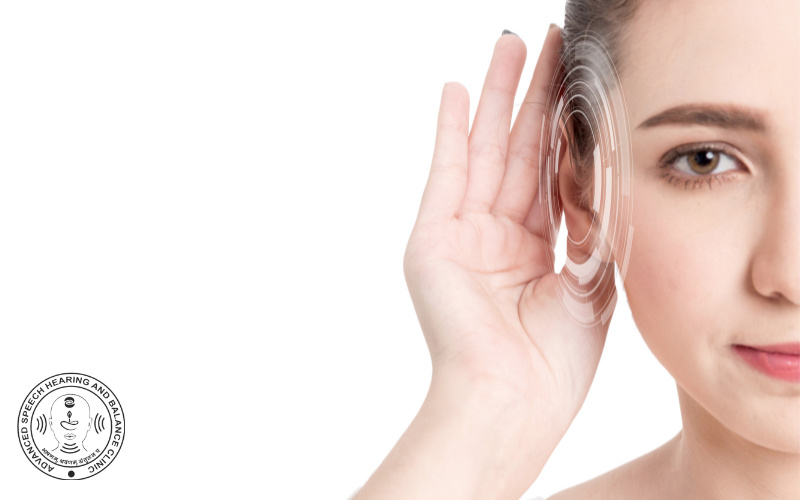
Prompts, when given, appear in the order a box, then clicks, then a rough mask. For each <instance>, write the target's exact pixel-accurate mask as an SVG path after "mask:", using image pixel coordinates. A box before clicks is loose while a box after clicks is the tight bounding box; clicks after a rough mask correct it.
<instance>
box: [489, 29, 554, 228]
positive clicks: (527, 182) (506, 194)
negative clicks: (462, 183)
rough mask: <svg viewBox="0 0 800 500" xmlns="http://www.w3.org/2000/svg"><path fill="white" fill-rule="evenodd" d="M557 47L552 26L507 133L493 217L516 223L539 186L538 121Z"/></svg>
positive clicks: (519, 221) (528, 208)
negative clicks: (502, 172) (506, 218)
mask: <svg viewBox="0 0 800 500" xmlns="http://www.w3.org/2000/svg"><path fill="white" fill-rule="evenodd" d="M560 48H561V30H559V29H558V27H555V28H552V29H550V30H549V31H548V32H547V35H546V36H545V40H544V45H543V46H542V52H541V54H540V55H539V60H538V61H536V68H535V69H534V70H533V78H531V83H530V86H529V87H528V92H527V94H526V95H525V100H524V101H523V103H522V107H520V110H519V113H517V119H516V120H515V122H514V128H513V129H512V130H511V134H510V136H509V144H508V157H507V159H506V169H505V177H504V178H503V183H502V185H501V187H500V192H499V193H498V195H497V199H496V200H495V202H494V206H493V207H492V213H493V214H495V215H505V216H507V217H508V218H509V219H511V220H513V221H514V222H516V223H518V224H521V223H522V222H523V221H524V220H525V217H526V215H527V214H528V213H529V212H530V211H531V206H532V204H533V200H534V197H535V196H536V192H537V190H538V186H539V143H540V140H541V133H542V119H543V117H544V113H545V105H546V101H547V95H548V93H549V91H550V84H551V82H552V78H553V72H554V71H555V69H556V67H557V65H558V58H559V50H560Z"/></svg>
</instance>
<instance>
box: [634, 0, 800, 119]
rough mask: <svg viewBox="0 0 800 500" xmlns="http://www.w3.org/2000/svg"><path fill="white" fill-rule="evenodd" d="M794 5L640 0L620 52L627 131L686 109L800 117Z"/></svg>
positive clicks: (793, 1) (769, 0)
mask: <svg viewBox="0 0 800 500" xmlns="http://www.w3.org/2000/svg"><path fill="white" fill-rule="evenodd" d="M798 28H800V2H798V1H797V0H764V1H758V2H755V1H752V0H642V3H641V5H640V6H639V8H638V10H637V12H636V15H635V17H634V18H633V19H632V20H631V21H630V23H629V25H628V30H627V34H626V39H625V40H624V41H623V47H622V52H621V58H622V60H621V62H622V67H621V74H620V79H621V81H622V87H623V91H624V93H625V98H626V101H627V102H628V111H629V113H630V119H631V123H632V126H634V127H635V126H636V125H638V124H639V123H641V122H642V121H643V120H645V119H647V118H648V117H649V116H652V115H654V114H656V113H659V112H661V111H663V110H665V109H667V108H670V107H673V106H678V105H681V104H687V103H725V104H741V105H746V106H749V107H755V108H759V109H762V110H764V111H765V112H766V113H767V117H768V119H769V121H770V122H773V123H783V125H786V124H789V123H795V124H796V122H797V117H798V115H800V29H798Z"/></svg>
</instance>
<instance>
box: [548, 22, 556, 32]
mask: <svg viewBox="0 0 800 500" xmlns="http://www.w3.org/2000/svg"><path fill="white" fill-rule="evenodd" d="M553 28H558V25H557V24H555V23H550V27H549V28H547V31H550V30H551V29H553Z"/></svg>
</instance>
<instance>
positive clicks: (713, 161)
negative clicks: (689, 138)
mask: <svg viewBox="0 0 800 500" xmlns="http://www.w3.org/2000/svg"><path fill="white" fill-rule="evenodd" d="M719 156H720V154H719V153H718V152H716V151H708V150H706V151H696V152H694V153H691V154H689V155H687V158H686V160H687V163H688V164H689V168H691V169H692V170H693V171H694V172H695V173H698V174H707V173H709V172H711V171H712V170H714V169H715V168H717V165H718V164H719Z"/></svg>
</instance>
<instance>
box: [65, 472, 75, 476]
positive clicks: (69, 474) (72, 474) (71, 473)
mask: <svg viewBox="0 0 800 500" xmlns="http://www.w3.org/2000/svg"><path fill="white" fill-rule="evenodd" d="M67 475H68V476H69V477H75V471H74V470H71V471H69V472H67Z"/></svg>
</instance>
